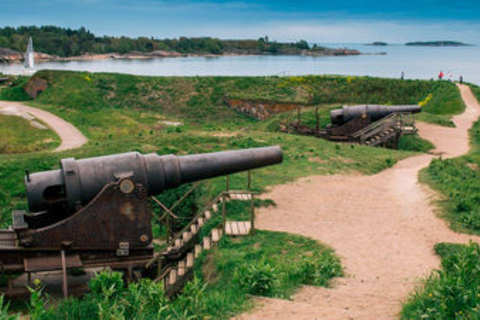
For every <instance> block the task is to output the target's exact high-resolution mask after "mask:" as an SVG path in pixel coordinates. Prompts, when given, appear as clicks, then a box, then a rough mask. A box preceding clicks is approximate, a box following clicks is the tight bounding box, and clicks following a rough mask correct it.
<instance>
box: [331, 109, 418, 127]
mask: <svg viewBox="0 0 480 320" xmlns="http://www.w3.org/2000/svg"><path fill="white" fill-rule="evenodd" d="M420 111H422V107H420V106H418V105H401V106H382V105H360V106H350V107H349V106H343V108H341V109H334V110H331V111H330V119H331V121H332V124H333V125H342V124H345V123H347V122H349V121H351V120H353V119H355V118H357V117H361V116H363V117H366V118H369V119H370V120H371V121H372V122H373V121H378V120H380V119H382V118H385V117H386V116H388V115H390V114H393V113H418V112H420Z"/></svg>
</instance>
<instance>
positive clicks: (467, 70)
mask: <svg viewBox="0 0 480 320" xmlns="http://www.w3.org/2000/svg"><path fill="white" fill-rule="evenodd" d="M328 46H330V47H345V46H346V47H348V48H353V49H358V50H360V51H362V52H366V53H375V52H382V51H383V52H387V55H362V56H348V57H316V58H314V57H299V56H276V57H275V56H244V57H220V58H203V57H202V58H199V57H195V58H167V59H152V60H100V61H78V62H77V61H75V62H46V63H41V64H37V66H36V69H37V70H40V69H61V70H82V71H90V72H116V73H128V74H136V75H147V76H160V75H161V76H197V75H198V76H206V75H217V76H268V75H307V74H314V75H323V74H338V75H355V76H376V77H387V78H399V77H400V74H401V72H402V71H403V72H404V73H405V78H406V79H431V78H436V77H437V75H438V73H439V72H440V70H442V71H443V72H444V73H445V75H446V77H448V74H449V72H450V73H452V75H453V76H452V79H453V80H457V79H458V77H459V76H460V75H463V78H464V81H468V82H473V83H476V84H478V85H480V46H472V47H408V46H403V45H390V46H385V47H372V46H365V45H358V44H330V45H328ZM22 69H23V67H22V66H21V65H10V66H0V72H3V73H9V74H12V73H13V74H18V73H21V72H22Z"/></svg>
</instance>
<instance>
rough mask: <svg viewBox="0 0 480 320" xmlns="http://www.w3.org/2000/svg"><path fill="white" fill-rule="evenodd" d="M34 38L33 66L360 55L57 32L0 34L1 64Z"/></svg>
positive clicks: (300, 45) (295, 46)
mask: <svg viewBox="0 0 480 320" xmlns="http://www.w3.org/2000/svg"><path fill="white" fill-rule="evenodd" d="M29 37H32V38H33V42H34V47H35V51H36V52H37V54H36V56H35V58H36V59H37V60H43V61H45V60H50V61H52V60H54V61H58V60H60V61H69V60H94V59H153V58H175V57H188V56H205V57H217V56H224V55H238V56H240V55H303V56H313V57H316V56H348V55H359V54H361V52H359V51H358V50H352V49H347V48H340V49H339V48H335V49H333V48H327V47H323V46H319V45H317V44H314V45H310V44H309V43H308V42H307V41H305V40H299V41H298V42H289V43H287V42H277V41H272V40H270V39H269V38H268V36H265V37H261V38H259V39H257V40H255V39H253V40H252V39H245V40H221V39H217V38H210V37H202V38H187V37H180V38H177V39H156V38H153V37H151V38H147V37H138V38H129V37H123V36H122V37H112V36H102V37H98V36H95V35H94V34H93V33H92V32H90V31H88V30H87V29H85V28H83V27H82V28H79V29H76V30H72V29H70V28H60V27H55V26H42V27H36V26H29V27H26V26H23V27H18V28H13V27H4V28H0V63H1V62H3V63H9V62H19V61H22V60H23V52H24V51H25V48H26V47H27V43H28V38H29Z"/></svg>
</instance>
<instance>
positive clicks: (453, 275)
mask: <svg viewBox="0 0 480 320" xmlns="http://www.w3.org/2000/svg"><path fill="white" fill-rule="evenodd" d="M435 251H436V253H437V254H438V255H439V256H440V257H441V258H442V268H441V269H440V270H437V271H435V272H433V273H432V275H431V276H430V277H429V278H428V279H427V280H426V281H425V283H424V286H422V287H421V288H418V289H417V291H416V292H415V293H414V294H413V295H412V296H411V297H410V298H409V300H408V301H407V302H406V304H405V305H404V306H403V310H402V314H401V318H402V319H405V320H407V319H432V320H442V319H445V320H447V319H448V320H450V319H480V290H479V288H480V268H479V265H480V246H479V245H478V244H476V243H471V244H470V245H468V246H462V245H456V244H445V243H440V244H437V245H436V246H435Z"/></svg>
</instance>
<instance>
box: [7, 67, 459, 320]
mask: <svg viewBox="0 0 480 320" xmlns="http://www.w3.org/2000/svg"><path fill="white" fill-rule="evenodd" d="M39 75H40V76H42V77H44V78H46V79H47V80H48V81H49V84H50V87H49V89H47V90H46V91H44V92H43V93H42V95H41V96H40V97H39V98H38V99H37V100H36V101H34V102H32V104H33V105H34V106H36V107H39V108H42V109H45V110H48V111H50V112H53V113H55V114H57V115H59V116H61V117H63V118H65V119H66V120H68V121H71V122H72V123H74V124H75V125H76V126H77V127H79V128H80V130H81V131H82V132H83V133H84V134H85V135H87V137H89V138H90V142H89V144H87V145H86V146H85V147H82V148H81V149H77V150H71V151H66V152H62V153H59V154H51V153H34V154H25V155H1V156H0V178H1V179H2V185H3V187H4V188H2V189H1V190H0V208H1V210H2V211H1V214H2V217H3V219H4V220H3V222H4V224H8V223H9V216H10V211H11V209H13V208H22V207H23V208H24V207H25V206H26V204H25V198H24V188H23V185H22V178H23V174H24V170H25V168H28V169H30V171H31V172H35V171H41V170H48V169H52V168H57V167H58V159H59V158H64V157H71V156H73V157H76V158H83V157H89V156H97V155H103V154H111V153H119V152H127V151H131V150H135V151H140V152H144V153H145V152H158V153H160V154H165V153H176V154H186V153H200V152H211V151H219V150H225V149H238V148H247V147H258V146H267V145H273V144H279V145H281V146H282V148H283V150H284V155H285V157H284V158H285V160H284V163H283V164H282V165H281V166H276V167H270V168H265V169H261V170H257V171H255V173H254V189H255V190H257V191H262V190H264V188H265V187H266V186H269V185H275V184H279V183H284V182H287V181H291V180H293V179H296V178H298V177H301V176H308V175H312V174H333V173H340V172H343V173H345V172H353V171H358V172H362V173H366V174H371V173H374V172H378V171H380V170H382V169H384V168H386V167H389V166H392V165H393V164H394V163H395V162H396V161H397V160H399V159H402V158H404V157H406V156H408V155H410V154H412V153H409V152H401V151H394V150H386V149H381V148H369V147H360V146H348V145H338V144H334V143H331V142H328V141H324V140H321V139H316V138H311V137H302V136H294V135H287V134H280V133H278V132H276V131H275V130H274V128H272V127H271V125H269V124H268V123H262V122H258V121H254V120H252V119H249V118H247V117H245V116H243V115H240V114H238V113H236V112H234V111H232V110H230V109H228V108H226V107H225V105H224V102H223V100H224V97H225V96H229V97H235V98H246V99H270V100H275V101H289V102H292V101H293V102H298V103H303V104H308V105H311V106H317V105H318V106H320V108H321V110H322V112H323V113H326V112H327V111H328V109H329V108H331V107H332V105H334V104H337V105H338V103H390V104H394V103H395V104H412V103H418V102H419V101H423V100H425V98H426V97H427V96H428V95H429V94H433V99H432V100H431V101H430V102H429V104H427V106H426V107H425V111H427V112H428V111H432V112H437V113H441V112H440V111H442V110H443V108H446V107H447V102H448V103H450V102H451V101H457V102H456V103H455V102H451V103H452V105H456V108H455V109H454V112H455V113H458V112H460V111H461V110H462V107H463V104H462V103H458V98H459V95H458V93H457V94H456V95H455V92H456V89H455V88H454V87H453V85H452V84H449V83H439V82H427V81H399V80H386V79H370V78H343V77H292V78H278V77H267V78H265V77H259V78H229V77H205V78H198V77H195V78H164V77H162V78H160V77H158V78H150V77H134V76H127V75H113V74H93V75H92V74H87V73H71V72H46V71H45V72H41V73H40V74H39ZM8 92H9V90H6V91H2V95H3V94H8ZM452 97H453V98H452ZM439 110H440V111H439ZM307 112H308V111H307ZM432 114H433V113H432ZM322 119H323V117H322ZM441 119H448V118H447V116H441ZM162 121H182V122H183V123H184V125H182V126H178V127H172V126H168V125H165V124H164V123H162ZM224 181H225V178H218V179H213V180H211V181H209V182H208V184H206V186H205V187H204V188H203V189H202V190H201V191H200V192H199V193H198V194H197V195H196V196H195V197H196V198H195V199H194V201H198V202H201V200H202V199H204V198H206V197H208V196H211V195H214V194H216V193H218V192H219V191H220V190H221V189H222V188H223V186H224ZM231 183H232V188H244V184H245V179H244V175H240V174H238V175H234V176H233V178H232V181H231ZM175 196H176V194H175V192H173V193H171V192H170V193H169V192H167V193H166V195H163V196H162V197H166V198H171V199H170V201H171V202H174V200H175V199H177V198H178V197H175ZM172 199H173V200H172ZM166 200H168V199H166ZM234 211H235V210H234ZM239 211H241V210H240V209H239V210H236V211H235V212H239ZM267 235H268V236H267ZM279 244H283V245H282V247H281V248H280V247H279V246H278V245H279ZM312 252H313V253H312ZM283 254H285V256H286V258H285V259H281V258H280V257H282V255H283ZM290 254H291V255H292V256H289V255H290ZM209 257H214V259H213V260H212V261H213V262H211V263H210V267H209V268H207V269H208V270H210V273H212V271H211V270H213V275H214V276H213V277H207V278H204V277H203V276H202V275H203V273H199V279H200V280H198V281H197V282H195V283H194V284H193V285H192V286H191V287H190V288H189V289H187V294H186V295H184V296H182V297H181V298H180V299H177V301H176V302H174V303H173V304H169V305H168V306H164V308H163V309H161V310H167V309H168V310H170V311H168V312H170V313H169V314H171V315H172V316H173V317H174V318H182V317H183V318H185V315H184V314H183V312H186V314H187V315H190V314H197V315H202V316H207V315H211V316H215V317H219V316H222V317H226V318H228V317H229V316H230V315H231V313H230V312H232V311H240V310H243V309H244V308H246V307H248V305H249V301H250V300H249V299H248V297H247V296H246V295H245V293H246V292H250V293H253V294H263V295H270V296H279V297H288V296H289V295H290V294H291V293H292V292H293V290H294V288H295V287H296V286H298V285H299V284H300V283H316V284H321V285H324V284H326V283H327V282H328V281H327V280H328V279H329V278H330V277H331V276H335V275H339V274H340V268H339V263H338V260H336V259H335V258H334V256H333V255H332V252H331V251H328V250H327V249H325V248H324V247H322V246H321V245H320V244H318V243H317V242H314V241H310V240H306V239H305V238H302V237H295V236H291V235H287V234H281V233H265V232H261V233H259V235H257V236H255V237H253V238H250V239H247V240H244V241H242V242H240V243H235V242H231V241H228V240H224V241H222V244H221V246H220V248H219V249H217V250H214V251H213V253H212V255H211V256H209ZM209 257H205V259H206V260H207V261H205V263H204V265H206V264H208V263H209V262H208V261H209V260H208V259H211V258H209ZM228 257H231V259H230V258H228ZM294 257H295V258H296V259H298V261H297V262H296V263H289V264H288V265H286V264H285V263H284V262H283V261H292V259H293V258H294ZM241 261H243V262H245V261H250V262H251V265H252V267H251V268H247V267H246V266H245V265H244V264H242V263H239V262H241ZM198 270H200V269H198ZM302 270H304V271H302ZM305 270H306V271H305ZM302 272H303V273H302ZM240 273H245V274H246V277H242V279H243V278H247V279H253V280H255V279H257V278H259V279H261V281H262V283H263V285H262V286H261V287H260V289H259V288H256V286H254V285H253V282H254V283H257V282H258V281H253V282H252V283H242V281H241V280H240V278H239V277H235V275H236V274H237V275H238V274H240ZM302 274H303V275H302ZM312 274H314V275H315V278H313V279H311V278H309V275H312ZM202 277H203V279H202ZM320 279H321V280H320ZM229 281H231V283H230V282H229ZM204 283H209V284H210V285H209V286H207V288H206V289H204V288H203V285H204ZM227 283H230V285H227ZM150 288H151V290H152V291H155V290H157V289H155V287H154V286H153V285H150ZM239 288H240V289H239ZM252 288H253V289H252ZM265 288H266V289H265ZM268 288H270V289H268ZM126 290H127V291H124V289H122V290H121V291H122V293H118V295H116V297H118V299H117V298H115V299H110V297H112V295H109V294H103V296H105V297H107V298H106V299H107V300H102V301H104V302H105V305H102V306H103V307H104V309H99V306H101V304H100V301H99V300H95V299H94V298H92V299H93V300H88V299H85V300H82V301H79V300H74V301H70V302H64V303H61V304H60V306H58V308H56V309H54V310H53V309H52V310H50V311H48V312H51V313H56V314H57V315H58V314H61V312H66V311H65V310H68V312H75V310H77V309H75V308H82V310H83V311H82V312H84V311H85V310H86V309H84V308H87V307H82V306H80V305H83V304H86V305H89V304H93V305H94V307H92V308H94V310H93V311H92V310H90V309H89V310H90V311H91V312H88V314H90V315H92V317H91V318H94V319H95V318H98V317H99V314H100V313H101V312H106V311H105V310H107V311H108V310H114V309H116V308H117V307H118V310H124V311H125V310H126V308H127V307H126V305H125V303H127V302H126V301H127V300H128V299H131V298H132V296H134V294H135V292H137V291H135V290H137V289H135V288H128V289H126ZM252 290H253V291H252ZM255 290H260V291H255ZM199 292H200V293H199ZM137 293H138V292H137ZM200 296H201V298H199V297H200ZM97 298H98V297H97ZM143 298H145V299H148V296H147V295H145V296H144V297H143ZM182 299H183V300H182ZM142 301H143V302H144V303H142ZM182 301H183V302H182ZM185 301H187V302H185ZM128 303H130V302H128ZM148 303H149V302H148V301H147V300H138V301H136V303H135V304H133V305H137V306H139V305H143V304H145V305H148ZM182 303H184V305H183V307H182ZM189 305H191V306H194V307H189ZM175 306H178V307H175ZM212 306H215V308H214V309H212V308H213V307H212ZM156 307H158V305H156ZM175 308H177V309H175ZM39 310H40V309H39ZM62 310H63V311H62ZM102 310H103V311H102ZM135 310H136V311H132V312H138V310H139V309H135ZM215 310H216V311H215ZM39 312H40V311H39ZM125 312H127V311H125ZM157 312H158V310H157ZM178 312H181V314H178ZM215 312H216V313H215ZM40 313H41V312H40ZM70 314H71V313H70ZM146 314H149V313H146ZM63 315H65V313H63ZM124 315H125V316H126V317H128V314H127V313H124ZM39 318H48V317H46V316H44V317H39Z"/></svg>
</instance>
